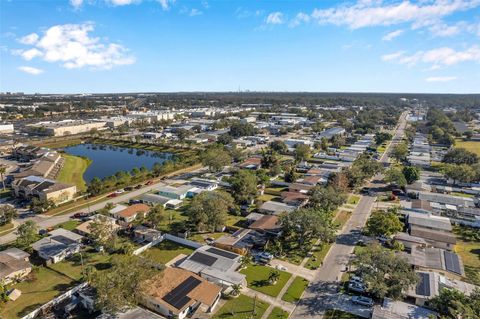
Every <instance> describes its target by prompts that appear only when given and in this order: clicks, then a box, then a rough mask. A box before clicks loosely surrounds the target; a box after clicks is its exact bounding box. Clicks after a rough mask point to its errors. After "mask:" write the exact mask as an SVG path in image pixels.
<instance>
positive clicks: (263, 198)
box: [257, 194, 279, 202]
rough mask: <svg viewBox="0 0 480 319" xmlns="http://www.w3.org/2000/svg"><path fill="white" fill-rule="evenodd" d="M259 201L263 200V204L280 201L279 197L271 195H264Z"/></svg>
mask: <svg viewBox="0 0 480 319" xmlns="http://www.w3.org/2000/svg"><path fill="white" fill-rule="evenodd" d="M257 199H258V200H261V201H262V202H268V201H270V200H276V199H279V197H278V196H275V195H271V194H263V195H260V196H258V197H257Z"/></svg>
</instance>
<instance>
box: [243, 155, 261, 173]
mask: <svg viewBox="0 0 480 319" xmlns="http://www.w3.org/2000/svg"><path fill="white" fill-rule="evenodd" d="M239 167H240V168H244V169H251V170H257V169H260V168H262V158H261V157H249V158H247V159H246V160H244V161H243V162H242V163H241V164H240V165H239Z"/></svg>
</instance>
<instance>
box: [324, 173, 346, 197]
mask: <svg viewBox="0 0 480 319" xmlns="http://www.w3.org/2000/svg"><path fill="white" fill-rule="evenodd" d="M327 185H328V186H331V187H333V188H334V189H336V190H338V191H339V192H341V193H346V192H348V177H347V174H345V172H339V173H332V174H330V176H328V184H327Z"/></svg>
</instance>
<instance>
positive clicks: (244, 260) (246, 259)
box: [240, 252, 252, 268]
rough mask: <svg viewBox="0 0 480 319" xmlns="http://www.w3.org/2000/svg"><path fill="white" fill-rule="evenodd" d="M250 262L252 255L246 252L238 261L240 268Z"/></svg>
mask: <svg viewBox="0 0 480 319" xmlns="http://www.w3.org/2000/svg"><path fill="white" fill-rule="evenodd" d="M251 262H252V255H251V254H250V252H248V253H247V254H246V255H245V256H243V257H242V258H241V259H240V268H245V267H247V266H248V265H250V263H251Z"/></svg>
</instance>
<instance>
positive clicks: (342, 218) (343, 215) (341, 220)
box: [334, 210, 352, 229]
mask: <svg viewBox="0 0 480 319" xmlns="http://www.w3.org/2000/svg"><path fill="white" fill-rule="evenodd" d="M351 215H352V213H351V212H349V211H346V210H341V211H339V212H338V213H337V215H336V216H335V219H334V221H335V223H336V224H337V225H338V227H339V229H341V228H342V227H343V225H345V223H346V222H347V221H348V220H349V219H350V216H351Z"/></svg>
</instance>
